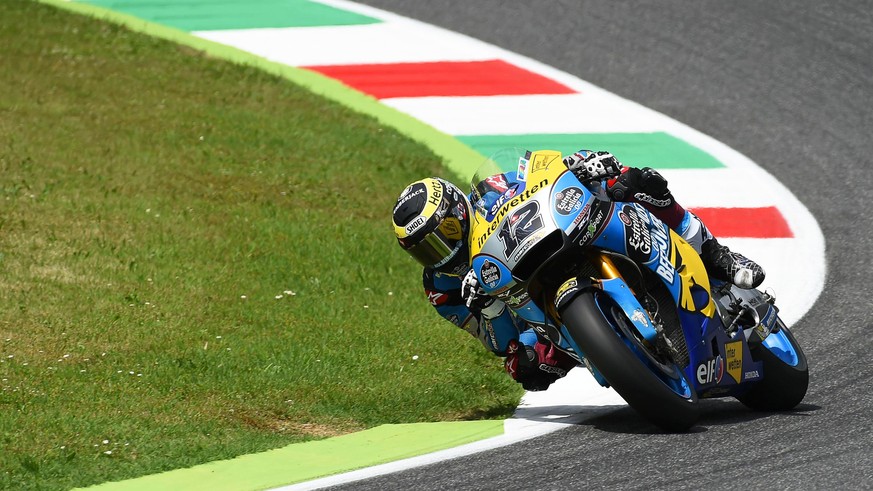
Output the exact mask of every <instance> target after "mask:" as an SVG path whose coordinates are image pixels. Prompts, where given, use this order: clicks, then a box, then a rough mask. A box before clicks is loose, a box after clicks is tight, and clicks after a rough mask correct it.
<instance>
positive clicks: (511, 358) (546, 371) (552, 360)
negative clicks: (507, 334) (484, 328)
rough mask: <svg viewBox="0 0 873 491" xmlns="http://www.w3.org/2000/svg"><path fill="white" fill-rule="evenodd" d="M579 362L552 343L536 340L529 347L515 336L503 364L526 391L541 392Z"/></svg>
mask: <svg viewBox="0 0 873 491" xmlns="http://www.w3.org/2000/svg"><path fill="white" fill-rule="evenodd" d="M576 364H577V363H576V360H574V359H573V358H572V357H571V356H570V355H568V354H566V353H564V352H563V351H561V350H559V349H557V348H555V346H554V345H553V344H551V343H543V342H541V341H537V342H536V344H535V345H534V346H527V345H525V344H522V343H519V342H518V341H517V340H515V339H513V340H512V341H510V342H509V346H508V347H507V348H506V360H505V361H504V362H503V367H504V368H505V369H506V373H508V374H509V376H510V377H512V378H513V379H514V380H515V381H516V382H518V383H520V384H521V386H522V387H524V390H530V391H539V390H546V389H548V388H549V386H550V385H552V382H554V381H555V380H558V379H559V378H561V377H563V376H564V375H567V371H568V370H570V369H571V368H573V367H575V366H576Z"/></svg>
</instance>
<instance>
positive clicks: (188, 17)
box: [81, 0, 381, 31]
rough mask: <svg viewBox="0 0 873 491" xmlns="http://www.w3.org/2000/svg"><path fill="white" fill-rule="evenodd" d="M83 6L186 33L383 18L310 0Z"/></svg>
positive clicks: (103, 0)
mask: <svg viewBox="0 0 873 491" xmlns="http://www.w3.org/2000/svg"><path fill="white" fill-rule="evenodd" d="M81 3H88V4H92V5H97V6H101V7H105V8H108V9H113V10H116V11H119V12H124V13H125V14H129V15H133V16H136V17H140V18H142V19H145V20H149V21H152V22H157V23H160V24H164V25H168V26H171V27H175V28H177V29H181V30H183V31H212V30H221V29H250V28H267V27H313V26H342V25H360V24H375V23H378V22H381V21H380V20H379V19H374V18H372V17H367V16H365V15H361V14H357V13H355V12H349V11H346V10H340V9H337V8H334V7H330V6H328V5H324V4H321V3H315V2H311V1H308V0H250V1H247V2H227V1H226V0H225V1H222V0H178V1H167V0H88V1H84V2H81Z"/></svg>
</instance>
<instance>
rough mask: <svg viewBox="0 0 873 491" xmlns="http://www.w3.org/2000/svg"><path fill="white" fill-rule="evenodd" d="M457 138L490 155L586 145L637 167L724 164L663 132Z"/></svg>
mask: <svg viewBox="0 0 873 491" xmlns="http://www.w3.org/2000/svg"><path fill="white" fill-rule="evenodd" d="M457 138H458V139H459V140H461V141H462V142H464V143H466V144H467V145H469V146H471V147H473V148H474V149H476V150H477V151H479V153H481V154H482V155H486V156H487V155H491V154H493V153H494V152H495V151H496V150H499V149H501V148H504V147H523V148H526V149H529V150H533V149H542V148H548V149H550V150H559V151H560V152H561V153H563V154H568V153H573V152H575V151H577V150H579V149H580V148H584V149H587V150H608V151H610V152H612V153H613V154H614V155H615V156H616V158H618V160H619V161H620V162H623V163H625V164H628V165H633V166H636V167H644V166H648V167H655V168H658V169H713V168H718V167H724V165H723V164H722V163H721V162H719V161H718V160H717V159H716V158H715V157H713V156H712V155H710V154H709V153H707V152H704V151H703V150H701V149H699V148H697V147H695V146H693V145H691V144H690V143H688V142H686V141H683V140H680V139H678V138H676V137H674V136H672V135H670V134H667V133H663V132H655V133H576V134H534V135H476V136H458V137H457Z"/></svg>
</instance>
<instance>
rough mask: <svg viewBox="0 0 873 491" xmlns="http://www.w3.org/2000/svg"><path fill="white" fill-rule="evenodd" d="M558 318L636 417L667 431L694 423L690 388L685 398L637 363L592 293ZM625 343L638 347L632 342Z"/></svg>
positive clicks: (694, 406) (694, 401) (694, 396)
mask: <svg viewBox="0 0 873 491" xmlns="http://www.w3.org/2000/svg"><path fill="white" fill-rule="evenodd" d="M561 318H562V320H563V323H564V325H565V326H566V327H567V330H568V331H569V333H570V335H571V336H572V337H573V340H574V341H576V343H577V344H578V346H579V349H581V350H582V352H583V353H585V357H586V358H587V359H588V361H589V362H590V363H591V364H592V365H594V366H595V367H596V368H597V370H598V371H599V372H600V373H601V374H602V375H603V377H604V378H606V380H607V382H609V385H611V386H612V388H613V389H615V391H616V392H618V394H619V395H621V397H622V398H623V399H624V400H625V401H626V402H627V403H628V404H629V405H630V406H631V407H632V408H633V409H634V410H636V411H637V412H638V413H639V414H641V415H642V416H643V417H645V418H646V419H648V420H649V421H650V422H652V423H654V424H655V425H657V426H659V427H660V428H662V429H664V430H667V431H671V432H681V431H685V430H687V429H689V428H691V427H692V426H693V425H694V423H695V422H697V418H698V416H699V413H698V408H697V393H696V392H695V391H694V389H693V388H691V390H690V397H688V398H685V397H683V396H681V395H680V394H677V393H675V392H674V391H673V390H672V389H671V388H669V387H668V386H667V385H666V384H665V383H664V382H662V381H661V379H659V378H658V377H657V376H656V375H655V374H653V373H652V371H651V370H652V368H650V367H649V366H647V365H646V364H644V363H643V362H642V361H641V360H640V358H639V357H638V355H637V354H636V353H634V352H633V351H632V349H631V348H630V347H629V346H628V344H626V341H625V340H623V339H622V337H620V336H619V334H618V333H617V331H616V330H615V329H613V327H612V326H611V325H610V323H609V321H608V320H607V319H605V318H604V315H603V314H602V313H601V311H600V309H599V308H598V306H597V303H596V301H595V299H594V294H593V293H591V292H585V293H582V294H580V295H579V296H577V297H576V298H574V299H573V300H572V301H571V302H570V303H569V305H567V307H566V308H564V309H563V311H562V312H561ZM628 342H630V343H631V344H635V345H638V343H636V342H635V340H629V341H628ZM639 349H644V348H639ZM674 368H675V370H676V373H674V374H673V375H677V374H678V376H679V377H682V378H683V379H684V380H685V383H687V384H688V385H689V386H691V384H690V383H688V380H687V378H685V376H684V374H683V373H682V370H681V369H679V368H678V367H675V365H674Z"/></svg>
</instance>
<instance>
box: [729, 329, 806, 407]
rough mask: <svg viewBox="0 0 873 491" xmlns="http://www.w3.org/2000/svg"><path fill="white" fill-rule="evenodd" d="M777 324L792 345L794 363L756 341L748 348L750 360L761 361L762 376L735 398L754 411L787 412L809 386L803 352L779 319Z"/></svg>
mask: <svg viewBox="0 0 873 491" xmlns="http://www.w3.org/2000/svg"><path fill="white" fill-rule="evenodd" d="M778 322H779V326H780V328H781V330H782V332H784V333H785V337H786V338H787V339H788V342H789V343H791V346H792V347H793V348H794V350H795V351H796V352H797V358H798V362H797V365H795V366H791V365H789V364H787V363H785V362H784V361H782V360H781V359H779V357H777V356H776V355H775V354H773V353H772V352H771V351H770V350H769V349H767V347H766V346H764V345H760V344H755V345H751V346H750V347H749V349H750V351H751V353H752V359H753V360H755V361H763V362H764V366H763V369H764V378H763V380H761V381H760V382H757V383H755V385H753V386H752V388H751V389H749V390H748V391H747V392H746V393H745V394H743V395H741V396H738V397H737V399H738V400H739V401H740V402H742V403H743V404H745V405H746V406H747V407H749V408H751V409H754V410H756V411H787V410H789V409H792V408H794V407H795V406H797V405H798V404H800V401H802V400H803V397H804V396H805V395H806V389H807V387H808V386H809V367H808V365H807V363H806V355H805V354H803V350H802V349H800V344H798V343H797V340H796V339H794V335H793V334H791V331H790V330H789V329H788V328H787V327H785V324H783V323H782V320H781V319H779V321H778Z"/></svg>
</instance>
